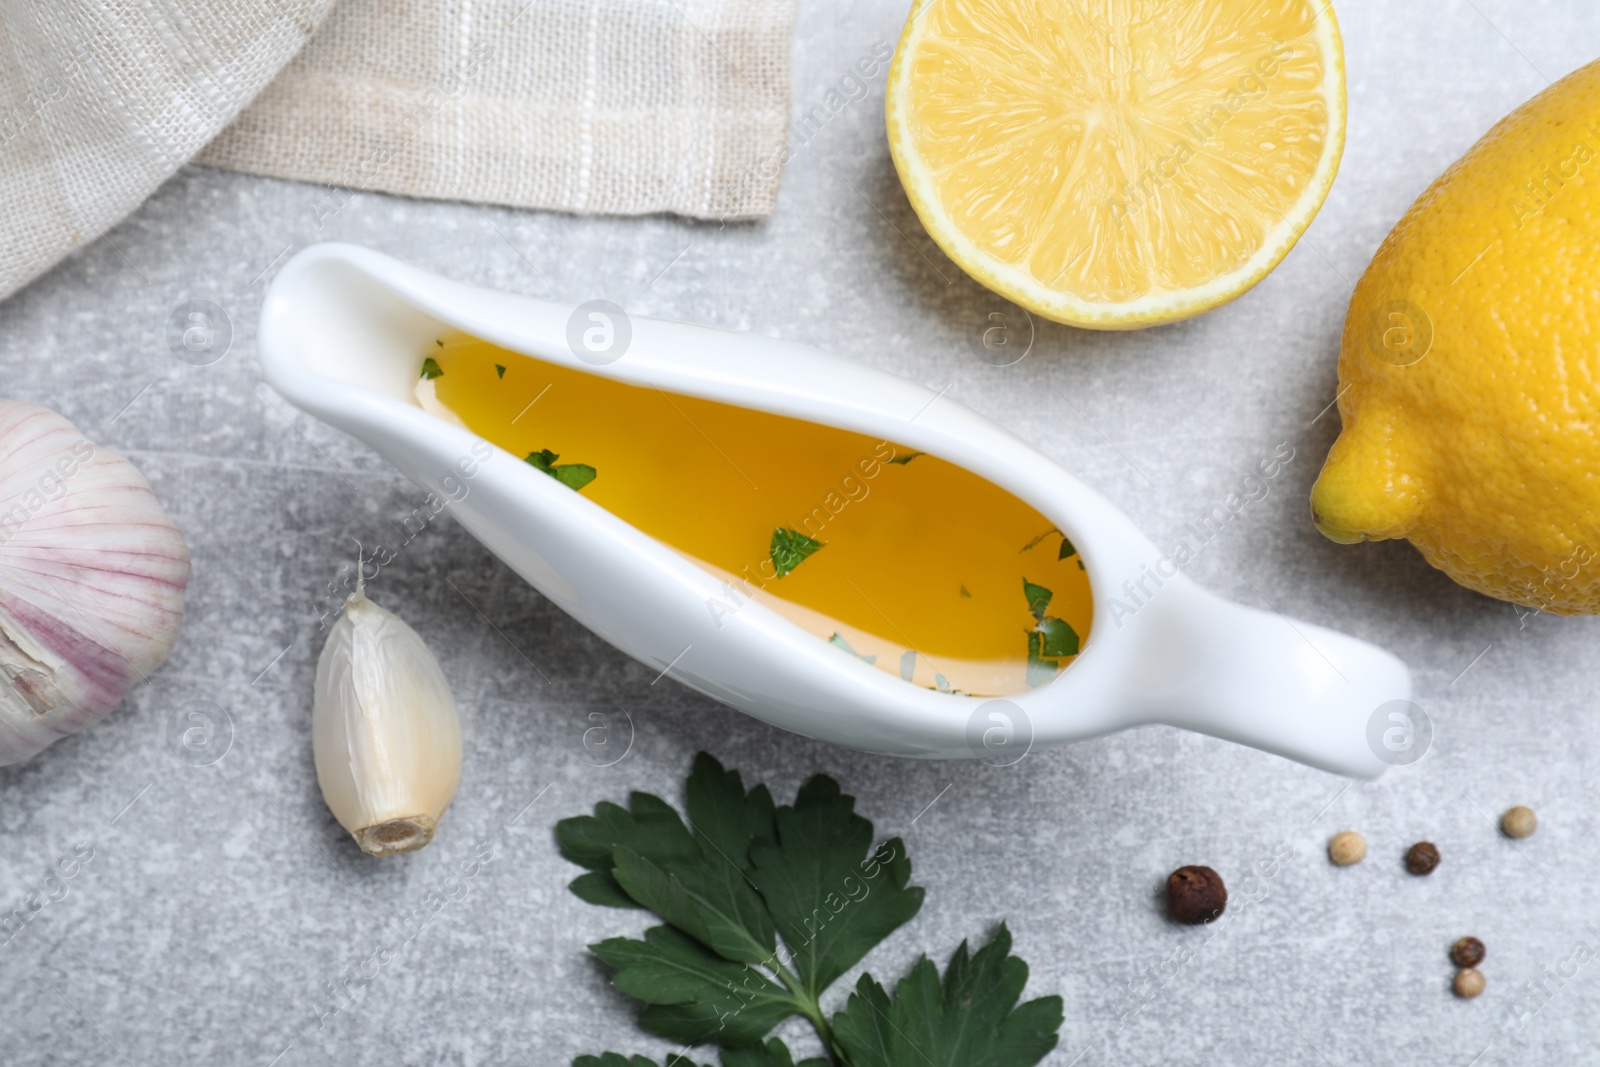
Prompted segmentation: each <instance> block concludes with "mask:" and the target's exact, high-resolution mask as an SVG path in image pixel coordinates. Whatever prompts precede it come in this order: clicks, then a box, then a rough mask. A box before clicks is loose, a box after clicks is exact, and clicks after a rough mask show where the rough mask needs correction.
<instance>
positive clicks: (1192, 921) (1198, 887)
mask: <svg viewBox="0 0 1600 1067" xmlns="http://www.w3.org/2000/svg"><path fill="white" fill-rule="evenodd" d="M1227 906H1228V887H1227V886H1225V885H1223V884H1222V876H1221V875H1220V874H1218V873H1217V872H1216V871H1214V870H1212V869H1211V868H1210V867H1179V868H1178V869H1177V870H1175V871H1173V872H1172V873H1171V874H1169V875H1167V914H1168V915H1170V916H1172V918H1173V919H1174V920H1175V921H1177V922H1180V923H1188V924H1189V925H1191V926H1194V925H1197V924H1199V923H1207V922H1210V921H1211V920H1212V919H1215V918H1216V917H1217V916H1219V915H1221V914H1222V910H1223V909H1224V908H1226V907H1227Z"/></svg>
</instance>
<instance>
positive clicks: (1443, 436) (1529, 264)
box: [1311, 63, 1600, 615]
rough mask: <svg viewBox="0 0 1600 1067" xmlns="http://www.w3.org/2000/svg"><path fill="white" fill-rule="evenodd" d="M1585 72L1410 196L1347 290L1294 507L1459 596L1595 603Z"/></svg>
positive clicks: (1597, 136)
mask: <svg viewBox="0 0 1600 1067" xmlns="http://www.w3.org/2000/svg"><path fill="white" fill-rule="evenodd" d="M1597 222H1600V63H1593V64H1590V65H1589V66H1587V67H1584V68H1583V69H1581V70H1578V71H1576V72H1574V73H1573V74H1570V75H1568V76H1567V77H1565V78H1563V79H1562V80H1561V81H1559V82H1557V83H1556V84H1554V85H1552V86H1550V88H1548V89H1546V90H1545V91H1544V92H1542V93H1540V94H1539V95H1538V96H1536V97H1534V98H1533V99H1532V100H1530V101H1528V102H1527V103H1526V104H1524V105H1522V107H1520V108H1518V109H1517V110H1516V111H1514V112H1512V113H1511V114H1510V115H1508V116H1506V118H1504V119H1502V120H1501V121H1500V122H1499V123H1498V124H1497V125H1496V126H1495V127H1494V128H1493V129H1492V130H1490V131H1489V132H1488V133H1487V134H1485V135H1484V137H1483V139H1482V140H1480V141H1479V142H1478V143H1477V144H1475V145H1473V147H1472V148H1471V150H1470V151H1468V152H1467V154H1466V155H1464V156H1462V157H1461V159H1459V160H1457V161H1456V163H1455V164H1454V165H1452V166H1451V167H1450V169H1449V170H1447V171H1445V173H1444V174H1443V175H1442V176H1441V177H1440V178H1439V179H1438V180H1437V181H1435V182H1434V183H1433V185H1432V186H1431V187H1429V189H1428V191H1427V192H1425V193H1423V194H1422V196H1421V197H1420V198H1419V199H1418V200H1417V202H1416V203H1415V204H1413V205H1412V206H1411V209H1410V210H1409V211H1407V212H1406V214H1405V216H1404V217H1403V218H1402V219H1401V220H1400V222H1399V223H1398V224H1397V225H1396V226H1395V228H1394V230H1393V231H1392V232H1391V233H1390V234H1389V236H1388V238H1387V239H1385V240H1384V242H1383V245H1382V247H1380V248H1379V249H1378V253H1377V255H1376V256H1374V257H1373V260H1372V264H1371V265H1370V266H1369V267H1368V268H1367V271H1366V273H1365V274H1364V275H1362V278H1361V281H1360V282H1359V283H1358V284H1357V286H1356V291H1355V295H1354V296H1353V297H1352V298H1351V301H1350V312H1349V315H1348V316H1347V317H1346V319H1345V325H1344V338H1343V342H1342V348H1341V353H1340V356H1339V387H1340V388H1339V396H1338V402H1339V415H1340V417H1341V419H1342V420H1343V424H1344V425H1343V430H1342V431H1341V433H1340V435H1339V439H1338V440H1337V441H1335V442H1334V444H1333V448H1332V449H1331V450H1330V451H1329V453H1328V459H1327V462H1326V463H1325V464H1324V466H1323V468H1322V473H1321V475H1320V476H1319V477H1318V478H1317V484H1316V486H1315V487H1314V488H1313V489H1312V491H1311V509H1312V515H1313V518H1314V520H1315V521H1316V524H1317V528H1318V529H1320V530H1321V531H1322V532H1323V533H1324V534H1326V535H1327V536H1328V537H1330V538H1332V539H1333V540H1335V541H1340V542H1353V541H1363V540H1382V539H1385V538H1391V537H1405V538H1409V539H1410V540H1411V542H1412V544H1414V545H1416V546H1417V548H1418V549H1420V550H1421V552H1422V554H1423V555H1424V556H1425V557H1426V558H1427V560H1428V562H1429V563H1431V564H1433V565H1434V566H1435V567H1438V568H1439V569H1440V570H1442V571H1444V572H1445V573H1446V574H1448V575H1450V577H1452V578H1454V579H1455V580H1456V581H1458V582H1460V583H1461V584H1462V585H1464V586H1467V587H1468V588H1470V589H1476V590H1478V591H1479V592H1482V593H1487V594H1488V595H1489V596H1493V597H1499V598H1500V599H1502V600H1511V601H1515V602H1517V603H1519V604H1525V605H1528V606H1530V607H1536V608H1540V609H1543V610H1545V611H1550V612H1556V613H1559V614H1566V615H1577V614H1593V613H1595V612H1600V230H1597V229H1596V223H1597Z"/></svg>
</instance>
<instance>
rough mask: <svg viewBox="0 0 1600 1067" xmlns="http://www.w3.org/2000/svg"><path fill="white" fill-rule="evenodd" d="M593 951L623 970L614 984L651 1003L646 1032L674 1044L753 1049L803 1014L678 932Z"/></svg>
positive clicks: (642, 1017) (741, 967) (759, 978)
mask: <svg viewBox="0 0 1600 1067" xmlns="http://www.w3.org/2000/svg"><path fill="white" fill-rule="evenodd" d="M589 951H591V952H593V953H594V954H595V955H596V956H598V957H600V959H601V960H603V961H605V962H606V963H608V964H610V965H611V966H612V967H614V968H615V969H616V973H614V974H613V975H612V976H611V984H612V985H614V986H616V987H617V988H618V989H620V990H622V991H623V992H624V993H627V994H628V995H629V996H633V997H637V998H638V999H640V1000H642V1001H644V1002H645V1004H646V1007H645V1009H644V1010H643V1011H641V1012H640V1013H639V1025H641V1026H643V1027H644V1028H645V1029H646V1030H649V1031H650V1032H651V1033H653V1034H657V1035H659V1036H661V1037H664V1038H666V1039H667V1040H669V1041H681V1042H683V1043H684V1044H686V1045H699V1044H703V1043H705V1042H707V1041H713V1040H714V1041H717V1042H718V1043H726V1044H729V1045H748V1044H751V1043H752V1042H755V1041H759V1040H761V1039H762V1038H763V1037H765V1036H766V1035H767V1031H769V1030H771V1029H772V1028H773V1027H774V1026H777V1025H778V1024H779V1023H780V1022H782V1021H783V1020H785V1019H787V1018H789V1017H790V1016H792V1015H796V1014H798V1013H799V1011H800V1005H799V1004H798V1003H797V1002H796V1000H795V997H794V995H793V994H792V993H790V992H788V991H787V990H785V989H784V988H783V987H782V986H780V985H778V984H777V983H776V982H774V981H772V979H770V978H768V977H767V976H766V975H765V974H763V973H762V972H761V971H759V970H757V969H756V968H754V967H750V966H747V965H745V964H742V963H733V962H731V961H729V960H725V959H723V958H722V957H721V956H718V955H716V954H715V953H713V952H711V951H709V950H708V949H706V948H705V947H703V946H702V945H701V944H700V943H699V942H697V941H695V940H694V939H693V938H691V937H689V936H687V935H685V934H682V933H680V932H678V931H677V930H674V929H673V928H672V927H670V926H652V927H651V928H650V929H648V930H646V931H645V934H644V940H643V941H635V940H633V939H631V938H626V937H613V938H609V939H608V940H605V941H601V942H599V943H598V944H594V945H590V946H589Z"/></svg>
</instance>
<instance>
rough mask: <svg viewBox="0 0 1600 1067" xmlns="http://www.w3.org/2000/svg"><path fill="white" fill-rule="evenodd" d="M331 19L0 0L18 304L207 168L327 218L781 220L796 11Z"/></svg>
mask: <svg viewBox="0 0 1600 1067" xmlns="http://www.w3.org/2000/svg"><path fill="white" fill-rule="evenodd" d="M330 4H332V0H132V2H129V0H123V2H111V0H50V3H49V4H48V5H46V4H41V3H37V2H34V0H0V198H3V199H0V297H3V296H5V295H7V294H9V293H10V292H12V291H14V290H15V289H16V288H17V287H18V286H20V285H22V284H23V283H25V282H26V281H28V280H29V279H31V278H32V277H34V276H35V275H36V274H38V273H40V272H42V271H43V270H45V269H46V268H48V267H49V266H50V265H51V264H53V263H54V262H55V261H56V260H58V259H60V258H61V257H62V256H64V255H66V254H67V253H68V252H70V251H71V250H72V249H73V248H76V247H79V246H81V245H82V244H84V243H86V242H89V241H93V240H95V239H97V238H99V237H101V235H102V234H103V233H104V231H105V230H106V229H108V228H109V227H110V226H112V225H113V224H115V223H116V222H117V221H118V220H119V219H121V218H122V217H123V216H124V215H126V214H127V213H128V212H129V211H131V210H132V209H133V208H134V207H136V206H137V205H138V204H139V203H140V202H141V201H142V200H143V199H144V198H145V197H146V196H148V195H149V194H150V193H151V192H152V191H153V190H154V189H155V188H156V186H157V185H159V184H160V183H161V182H162V181H163V180H165V179H166V178H167V177H168V176H170V175H171V174H172V172H173V171H175V170H176V169H177V168H178V167H179V166H181V165H183V164H184V163H185V162H187V161H188V160H190V159H197V161H198V162H201V163H206V164H209V165H212V166H217V167H225V168H230V169H234V170H243V171H248V172H251V173H255V174H266V175H272V176H275V177H281V178H298V179H301V180H305V181H311V182H317V183H319V184H321V185H323V186H325V189H324V191H323V193H322V194H321V199H322V200H324V201H326V203H325V205H324V210H327V211H328V212H329V213H332V212H335V211H337V210H338V209H339V208H340V207H342V205H343V201H344V199H346V198H348V196H349V194H350V191H351V190H353V189H375V190H382V191H386V192H393V193H402V194H406V195H410V196H424V197H437V198H444V199H462V200H475V201H483V202H489V203H496V204H508V205H512V206H517V207H536V208H554V209H558V210H563V211H574V212H595V213H602V212H604V213H619V214H633V213H644V212H655V211H670V212H676V213H679V214H683V215H690V216H695V217H699V218H717V219H728V218H751V217H759V216H762V215H766V214H769V213H770V212H771V211H772V208H773V204H774V201H775V199H776V196H777V187H778V176H779V172H780V170H781V157H782V153H783V148H784V144H785V134H786V125H787V115H788V99H789V87H788V81H789V35H790V29H791V26H792V23H793V18H794V2H793V0H337V3H336V4H333V10H332V13H331V14H327V11H328V8H329V6H330ZM325 14H326V20H325V21H324V15H325ZM319 25H320V28H318V27H319ZM302 45H304V47H303V48H302V47H301V46H302ZM297 52H298V55H296V53H297ZM291 57H292V58H291ZM285 64H287V66H285ZM280 68H281V71H282V73H281V74H278V71H279V70H280ZM274 74H277V78H276V80H272V78H273V75H274ZM269 81H270V82H271V83H270V85H269V84H268V83H269ZM263 89H264V91H263ZM258 94H259V96H258ZM252 99H253V100H254V103H250V101H251V100H252ZM246 104H249V106H248V107H246V106H245V105H246ZM6 108H9V112H7V111H5V110H4V109H6ZM241 109H243V111H242V113H241ZM8 115H9V117H8ZM230 123H231V124H230ZM225 127H226V128H225ZM219 131H220V135H219ZM213 138H215V140H213ZM207 142H210V144H209V145H208V144H207ZM202 148H203V149H204V150H203V151H202ZM196 153H199V154H198V157H197V156H196Z"/></svg>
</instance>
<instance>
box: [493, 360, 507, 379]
mask: <svg viewBox="0 0 1600 1067" xmlns="http://www.w3.org/2000/svg"><path fill="white" fill-rule="evenodd" d="M494 375H495V377H496V378H504V377H505V376H506V368H505V367H504V365H502V364H499V363H496V364H495V365H494Z"/></svg>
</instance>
